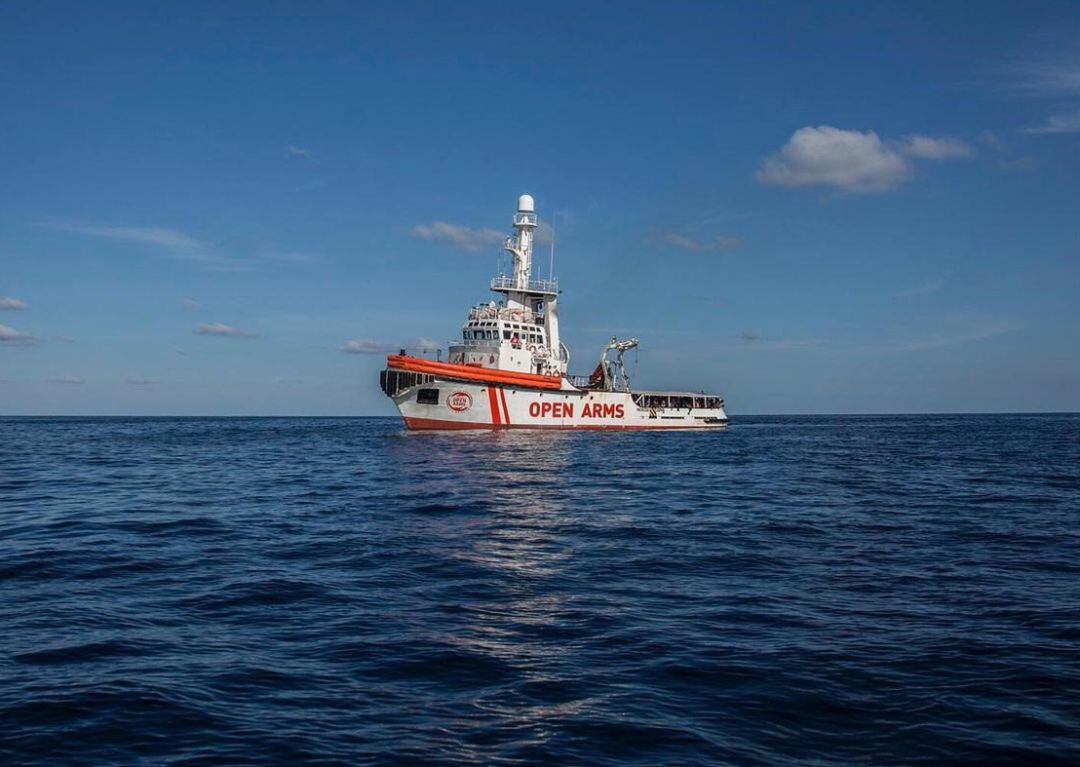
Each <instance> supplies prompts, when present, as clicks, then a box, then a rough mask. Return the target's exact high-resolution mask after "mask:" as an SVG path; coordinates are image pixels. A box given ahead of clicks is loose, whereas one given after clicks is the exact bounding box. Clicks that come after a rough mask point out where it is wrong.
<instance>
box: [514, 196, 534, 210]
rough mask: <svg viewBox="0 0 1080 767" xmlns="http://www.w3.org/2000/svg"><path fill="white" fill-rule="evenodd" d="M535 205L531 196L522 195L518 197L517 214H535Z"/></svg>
mask: <svg viewBox="0 0 1080 767" xmlns="http://www.w3.org/2000/svg"><path fill="white" fill-rule="evenodd" d="M535 212H536V203H535V202H533V198H532V195H531V194H523V195H521V197H518V213H535Z"/></svg>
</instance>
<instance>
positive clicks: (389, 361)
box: [386, 354, 562, 391]
mask: <svg viewBox="0 0 1080 767" xmlns="http://www.w3.org/2000/svg"><path fill="white" fill-rule="evenodd" d="M386 365H387V367H389V368H392V369H394V370H407V371H409V372H410V373H426V374H427V375H432V376H435V377H436V378H449V379H451V380H455V381H474V382H476V383H487V384H495V385H500V386H516V387H519V388H522V389H546V390H550V391H555V390H558V389H561V388H562V376H544V375H537V374H535V373H515V372H514V371H512V370H491V369H489V368H482V367H476V366H475V365H456V364H454V363H451V362H434V361H433V360H427V359H424V358H423V357H412V356H409V355H407V354H391V355H389V356H387V358H386Z"/></svg>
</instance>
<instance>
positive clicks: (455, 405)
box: [446, 391, 472, 413]
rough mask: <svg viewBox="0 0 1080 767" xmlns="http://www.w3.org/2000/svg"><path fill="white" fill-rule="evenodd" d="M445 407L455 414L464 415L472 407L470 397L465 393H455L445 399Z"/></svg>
mask: <svg viewBox="0 0 1080 767" xmlns="http://www.w3.org/2000/svg"><path fill="white" fill-rule="evenodd" d="M446 406H447V407H448V408H450V409H451V410H453V411H454V412H455V413H464V412H465V411H466V410H468V409H469V408H471V407H472V395H471V394H469V393H468V392H467V391H456V392H454V393H453V394H451V395H450V396H449V397H447V398H446Z"/></svg>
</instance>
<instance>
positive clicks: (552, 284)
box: [491, 274, 559, 293]
mask: <svg viewBox="0 0 1080 767" xmlns="http://www.w3.org/2000/svg"><path fill="white" fill-rule="evenodd" d="M491 289H492V290H519V288H518V286H517V279H516V278H515V277H513V276H512V275H509V274H500V275H499V276H498V277H493V278H492V280H491ZM523 289H524V290H526V291H528V292H530V293H558V292H559V281H558V280H529V281H528V283H526V286H525V288H523Z"/></svg>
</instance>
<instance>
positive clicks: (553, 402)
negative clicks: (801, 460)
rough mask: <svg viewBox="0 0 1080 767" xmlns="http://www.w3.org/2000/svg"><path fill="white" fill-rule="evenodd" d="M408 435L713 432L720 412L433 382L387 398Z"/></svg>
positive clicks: (624, 397)
mask: <svg viewBox="0 0 1080 767" xmlns="http://www.w3.org/2000/svg"><path fill="white" fill-rule="evenodd" d="M391 398H392V399H393V400H394V404H396V405H397V407H398V410H399V411H400V412H401V415H402V417H403V418H404V419H405V425H406V426H407V427H408V428H409V429H413V430H460V429H562V430H599V431H640V430H646V429H657V430H675V429H698V430H702V429H717V428H723V427H724V426H726V425H727V414H726V413H725V411H724V409H723V407H719V408H680V409H674V408H648V407H640V406H639V405H637V404H636V403H635V401H634V397H633V396H632V395H631V394H630V393H627V392H608V391H595V390H587V389H576V388H573V387H569V386H567V387H566V388H563V389H561V390H557V391H551V390H547V391H545V390H539V389H536V388H532V387H525V386H514V385H503V384H498V385H497V384H489V383H480V382H468V381H459V380H447V379H441V378H437V377H431V379H429V380H426V381H424V382H423V383H420V384H418V385H416V386H410V387H408V388H405V389H403V390H401V391H398V392H396V393H395V394H393V395H391Z"/></svg>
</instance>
